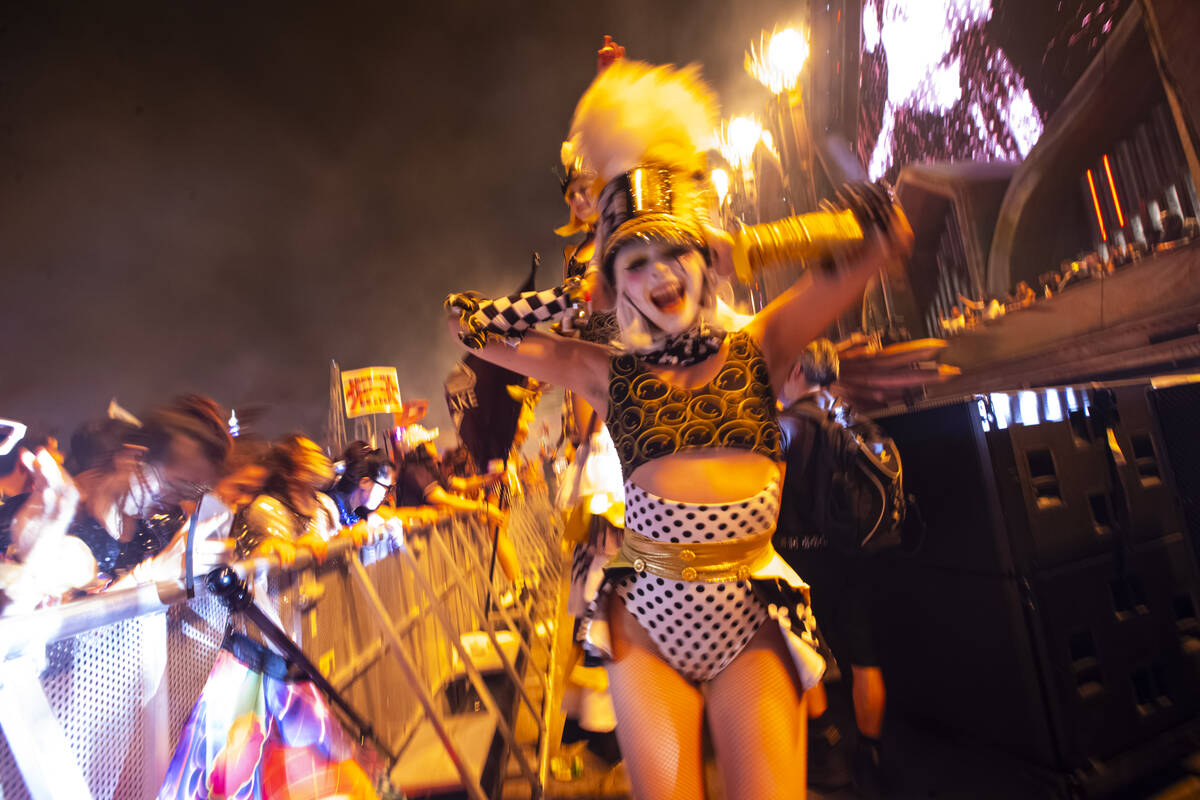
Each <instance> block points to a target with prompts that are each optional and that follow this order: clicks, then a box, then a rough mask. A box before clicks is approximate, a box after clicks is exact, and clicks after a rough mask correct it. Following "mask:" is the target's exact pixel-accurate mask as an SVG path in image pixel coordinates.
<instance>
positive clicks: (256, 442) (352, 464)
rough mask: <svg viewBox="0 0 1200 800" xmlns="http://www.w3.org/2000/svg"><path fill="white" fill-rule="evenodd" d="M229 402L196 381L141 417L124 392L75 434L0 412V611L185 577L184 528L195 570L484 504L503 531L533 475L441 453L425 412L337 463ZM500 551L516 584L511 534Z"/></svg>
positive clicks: (318, 553)
mask: <svg viewBox="0 0 1200 800" xmlns="http://www.w3.org/2000/svg"><path fill="white" fill-rule="evenodd" d="M227 416H228V414H227V412H225V411H224V410H222V409H221V408H220V407H219V406H218V405H217V403H215V402H214V401H213V400H211V399H209V398H207V397H201V396H198V395H187V396H182V397H179V398H176V399H175V400H173V401H171V402H170V403H168V404H166V405H163V406H161V407H158V408H155V409H153V410H151V411H150V412H149V413H147V414H145V415H144V416H143V417H142V418H141V419H138V418H137V417H135V416H133V415H131V414H129V413H128V412H125V411H124V410H123V409H120V408H119V407H118V406H115V405H114V406H112V407H110V410H109V413H108V415H106V416H105V417H102V418H98V419H95V420H90V421H88V422H86V423H84V424H83V425H81V426H80V427H79V428H78V430H76V431H75V432H74V433H73V434H72V435H71V436H70V438H69V440H68V441H67V442H66V446H65V447H64V446H62V444H61V443H60V442H59V441H58V439H57V438H55V437H53V436H41V435H38V434H37V432H36V431H30V430H27V429H26V427H25V426H24V425H22V424H20V423H18V422H3V421H0V615H8V614H14V613H23V612H28V611H31V610H34V609H36V608H39V607H42V606H46V605H55V604H59V603H63V602H67V601H70V600H73V599H76V598H79V597H84V596H87V595H92V594H98V593H102V592H106V591H112V590H114V589H122V588H126V587H130V586H133V585H136V584H139V583H144V582H152V581H169V580H181V579H182V578H183V573H184V564H185V556H186V552H185V551H186V546H187V541H188V538H189V534H190V536H191V539H192V541H193V548H192V557H193V569H192V571H193V574H194V575H203V574H206V573H207V572H209V571H210V570H211V569H212V568H214V567H215V566H218V565H219V564H222V563H227V562H229V561H233V560H239V559H247V558H258V557H274V558H276V559H277V560H278V561H279V562H280V563H281V564H283V565H285V566H286V565H290V564H291V563H292V562H293V561H294V560H295V559H296V556H297V554H298V553H299V552H301V551H309V552H310V553H311V555H312V556H313V557H314V559H315V560H316V561H318V562H319V561H322V560H324V558H325V557H326V554H327V551H328V549H329V545H330V543H331V542H332V541H334V540H335V539H339V538H348V539H350V540H352V542H353V544H354V545H355V546H358V547H362V546H364V545H366V544H368V543H376V542H381V541H384V540H386V539H390V540H391V541H393V542H394V543H396V544H398V545H399V544H402V543H403V541H404V538H403V537H404V532H405V530H406V529H412V528H417V527H420V526H422V525H426V524H428V523H432V522H435V521H437V520H438V519H439V518H441V517H443V516H445V515H449V514H455V513H464V512H465V513H479V514H483V515H486V516H487V517H488V519H489V521H490V522H491V523H492V524H493V525H495V526H497V527H498V528H500V529H501V531H502V529H503V525H504V523H505V521H506V515H507V512H506V511H505V510H503V508H504V506H505V503H506V499H505V498H509V497H513V496H516V495H519V494H520V493H521V492H522V490H523V488H522V487H523V486H524V484H525V480H526V479H527V478H529V477H531V476H536V475H537V473H538V471H537V470H525V471H522V470H520V469H519V468H518V467H517V466H516V461H515V460H514V461H512V462H511V464H510V466H509V467H507V468H506V467H505V466H503V465H499V464H493V465H491V470H490V471H485V472H484V473H483V474H477V472H476V469H475V465H474V464H473V463H472V461H471V458H470V455H469V454H468V453H467V452H466V451H465V449H462V448H456V449H455V450H452V451H451V452H450V453H449V454H448V457H447V458H446V459H443V458H442V457H441V456H440V455H439V454H438V452H437V449H436V447H435V444H434V439H435V438H436V434H435V433H434V432H430V431H427V430H425V429H424V428H422V427H421V426H420V425H410V426H408V427H407V428H405V429H403V430H402V432H401V433H400V434H398V435H397V436H396V437H395V438H394V440H393V441H390V442H388V443H387V446H385V447H383V448H375V447H372V446H370V445H369V444H367V443H366V442H363V441H355V442H352V443H350V445H349V446H348V447H347V448H346V449H345V451H344V452H343V453H340V454H335V457H336V458H337V459H338V460H337V461H336V462H334V461H333V460H331V458H330V457H329V456H328V455H327V454H326V453H325V452H324V451H323V450H322V449H321V447H320V446H318V445H317V444H316V442H314V441H313V440H312V439H310V438H308V437H306V436H304V435H302V434H299V433H294V434H291V435H288V436H286V437H284V438H283V439H280V440H279V441H276V442H270V441H267V440H265V439H263V438H261V437H258V436H255V435H253V434H252V433H245V432H242V434H241V435H240V436H236V437H235V436H232V435H231V434H230V431H229V429H228V428H227V425H226V422H225V419H226V418H227ZM522 429H523V430H524V431H526V432H527V431H528V425H527V424H526V425H524V426H523V428H522ZM521 438H523V437H521ZM517 450H519V443H518V445H517V447H516V448H515V450H514V452H516V451H517ZM501 495H504V498H502V497H501ZM498 562H499V566H500V568H501V569H502V570H503V571H504V573H505V574H506V575H507V577H508V578H509V579H510V580H511V581H513V582H514V583H517V584H518V585H520V583H521V582H520V567H519V564H518V562H517V558H516V554H515V550H514V549H513V547H512V544H511V542H509V541H508V538H507V536H505V535H504V534H503V532H501V534H500V535H499V537H498Z"/></svg>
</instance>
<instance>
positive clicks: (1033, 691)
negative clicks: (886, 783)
mask: <svg viewBox="0 0 1200 800" xmlns="http://www.w3.org/2000/svg"><path fill="white" fill-rule="evenodd" d="M1119 388H1120V389H1121V391H1117V390H1116V389H1114V390H1113V391H1112V392H1111V393H1109V394H1107V395H1105V396H1104V397H1102V398H1100V397H1099V396H1098V395H1094V396H1092V397H1089V398H1086V399H1085V398H1083V397H1081V398H1080V403H1079V407H1078V408H1075V409H1074V410H1073V411H1072V410H1071V409H1069V408H1066V407H1063V408H1061V409H1060V411H1061V413H1058V412H1056V413H1053V414H1049V415H1048V414H1046V413H1045V408H1043V409H1042V410H1041V416H1040V417H1039V418H1038V420H1039V421H1038V422H1037V424H1032V423H1033V420H1032V419H1031V418H1030V417H1027V418H1026V422H1030V423H1031V424H1025V425H1022V424H1015V423H1006V422H1005V421H1003V420H999V421H998V419H997V417H996V415H995V413H993V409H992V405H991V404H990V403H989V402H988V401H987V400H986V399H982V398H973V399H965V400H962V401H960V402H956V403H949V404H944V405H940V406H931V407H927V408H921V409H917V410H914V411H910V412H906V413H903V414H896V415H891V416H884V417H881V418H880V419H879V422H880V424H881V426H882V427H883V428H884V429H885V430H886V431H887V432H888V433H889V434H890V435H891V436H892V437H893V438H894V439H895V440H896V442H897V445H898V446H899V449H900V453H901V457H902V459H903V463H904V475H905V486H906V489H907V490H908V491H909V492H910V493H912V494H914V495H915V496H916V498H917V501H918V504H919V507H920V515H921V516H922V517H923V519H924V522H925V532H924V536H923V538H922V540H921V541H920V545H919V546H918V547H917V548H916V549H915V550H914V551H913V552H909V553H903V554H892V555H889V556H887V557H885V558H884V569H881V570H880V573H881V577H880V588H881V592H880V602H879V604H878V608H877V612H876V616H877V621H878V622H879V625H878V626H877V630H878V634H879V636H880V639H881V641H880V649H881V655H882V657H883V667H884V672H885V680H886V681H887V684H888V695H889V702H890V703H891V704H892V706H893V707H894V708H896V709H897V710H901V711H904V712H907V713H911V714H915V715H919V716H921V717H924V718H926V719H928V720H931V721H933V722H936V723H938V724H939V725H940V726H943V727H945V728H949V729H951V730H954V731H958V732H962V733H965V734H967V735H970V736H972V737H974V738H976V739H978V740H981V741H986V742H990V743H992V744H995V745H998V746H1000V747H1002V748H1004V749H1005V750H1008V751H1009V752H1012V753H1014V754H1015V755H1018V756H1020V757H1023V758H1025V759H1027V760H1029V761H1031V762H1035V763H1038V764H1041V765H1044V766H1047V767H1050V768H1054V769H1058V770H1066V771H1078V770H1083V769H1085V768H1087V767H1088V766H1089V765H1093V764H1096V763H1100V762H1104V761H1105V760H1111V759H1116V758H1118V757H1119V756H1120V755H1121V754H1122V753H1127V752H1130V751H1132V750H1133V749H1135V748H1139V747H1142V746H1144V745H1145V744H1146V743H1148V742H1156V741H1158V738H1156V737H1161V736H1164V735H1166V734H1167V732H1170V731H1173V730H1179V729H1180V728H1181V726H1184V725H1185V724H1188V723H1190V722H1192V721H1194V720H1195V719H1196V718H1197V717H1198V715H1200V620H1198V619H1197V608H1198V607H1200V590H1198V578H1197V570H1196V564H1195V560H1194V559H1193V557H1192V553H1191V550H1190V547H1189V545H1188V541H1187V538H1186V536H1185V534H1184V533H1183V526H1182V523H1181V521H1180V514H1179V504H1178V502H1177V500H1176V498H1175V496H1174V492H1173V490H1172V487H1173V484H1172V483H1171V482H1170V480H1169V479H1168V470H1167V468H1166V463H1165V462H1166V461H1167V460H1168V459H1165V458H1163V457H1161V456H1162V454H1163V453H1168V452H1170V446H1169V442H1170V439H1171V437H1170V436H1166V437H1163V436H1161V435H1160V433H1159V430H1158V426H1156V424H1155V415H1154V413H1153V412H1154V410H1155V408H1156V402H1158V400H1159V399H1160V398H1156V396H1155V395H1154V394H1153V393H1147V389H1146V386H1145V385H1142V386H1136V387H1119ZM1089 391H1092V392H1107V391H1109V390H1108V389H1105V388H1104V387H1094V388H1093V389H1091V390H1089ZM1093 400H1094V401H1095V404H1094V405H1093V404H1092V402H1091V401H1093ZM1101 409H1102V411H1101ZM1046 416H1050V417H1052V419H1051V420H1050V421H1045V417H1046ZM1098 421H1104V422H1105V424H1104V425H1102V426H1097V425H1096V422H1098ZM1193 424H1194V423H1193ZM1110 430H1111V434H1110V432H1109V431H1110ZM1197 477H1198V478H1200V473H1197ZM1160 750H1161V748H1160ZM1163 752H1165V751H1163Z"/></svg>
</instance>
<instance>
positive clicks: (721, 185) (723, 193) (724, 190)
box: [710, 167, 729, 205]
mask: <svg viewBox="0 0 1200 800" xmlns="http://www.w3.org/2000/svg"><path fill="white" fill-rule="evenodd" d="M710 178H711V180H712V185H713V191H715V192H716V193H717V203H718V204H719V205H725V198H726V197H728V196H729V173H728V172H726V171H725V170H723V169H721V168H720V167H717V168H716V169H714V170H713V171H712V175H711V176H710Z"/></svg>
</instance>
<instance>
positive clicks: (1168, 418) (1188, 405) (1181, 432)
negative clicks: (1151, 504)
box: [1147, 382, 1200, 558]
mask: <svg viewBox="0 0 1200 800" xmlns="http://www.w3.org/2000/svg"><path fill="white" fill-rule="evenodd" d="M1147 395H1148V398H1149V401H1150V407H1151V409H1152V410H1153V413H1154V417H1155V418H1156V419H1155V421H1156V422H1157V431H1158V433H1159V436H1160V439H1159V444H1158V446H1159V447H1160V448H1161V452H1162V453H1164V454H1165V459H1164V460H1165V461H1166V466H1167V477H1168V480H1169V481H1171V483H1172V485H1173V486H1174V488H1175V490H1176V494H1177V497H1178V500H1179V503H1180V505H1181V506H1182V509H1183V515H1184V519H1185V520H1186V524H1187V530H1188V536H1189V538H1190V539H1191V542H1192V550H1193V552H1194V553H1195V554H1196V555H1197V557H1198V558H1200V382H1196V383H1186V384H1180V385H1176V386H1167V387H1164V388H1160V389H1152V390H1150V391H1149V392H1148V393H1147Z"/></svg>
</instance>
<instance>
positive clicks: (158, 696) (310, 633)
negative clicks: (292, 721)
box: [0, 488, 563, 800]
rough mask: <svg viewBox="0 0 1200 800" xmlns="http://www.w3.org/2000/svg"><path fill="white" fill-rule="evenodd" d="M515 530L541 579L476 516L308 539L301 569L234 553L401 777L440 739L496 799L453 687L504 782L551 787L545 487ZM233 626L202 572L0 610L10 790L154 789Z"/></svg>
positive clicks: (7, 796)
mask: <svg viewBox="0 0 1200 800" xmlns="http://www.w3.org/2000/svg"><path fill="white" fill-rule="evenodd" d="M507 532H508V535H509V536H510V538H511V539H512V540H513V542H514V544H515V546H516V548H517V552H518V555H519V557H520V563H521V565H522V570H523V577H524V578H525V580H526V581H527V584H526V586H527V587H528V588H527V589H526V590H525V591H517V587H513V586H510V585H509V584H508V582H507V580H506V579H505V578H504V577H503V576H502V575H499V574H497V575H492V574H491V566H492V559H491V554H492V545H493V538H492V537H493V533H494V532H493V531H491V530H489V529H488V528H487V527H486V523H485V522H484V521H483V520H482V519H480V518H476V517H467V516H458V517H453V518H449V519H446V520H444V521H441V522H438V523H437V524H434V525H429V526H425V527H421V528H414V529H411V530H408V531H406V534H405V541H404V543H403V546H400V545H398V544H397V543H396V542H395V541H393V540H388V541H386V542H383V543H380V544H376V545H371V546H368V547H367V548H363V549H362V550H357V549H354V548H353V547H352V546H351V545H350V544H349V543H348V542H345V541H342V540H340V539H339V540H335V541H334V542H333V543H331V546H330V550H329V554H328V557H327V559H326V561H325V562H324V564H321V565H317V564H314V563H312V558H311V556H310V555H309V554H308V553H307V552H306V551H301V552H300V553H299V554H298V555H297V558H296V561H295V563H294V564H292V565H291V566H289V567H287V568H286V569H285V568H283V567H281V566H280V565H279V563H278V562H277V561H276V560H275V559H274V558H263V559H254V560H249V561H242V562H238V563H236V564H234V565H232V566H233V569H234V570H235V571H236V572H237V573H238V574H239V575H240V576H241V577H243V578H244V579H246V580H247V582H248V583H251V584H253V585H258V586H260V587H262V586H267V587H269V591H268V592H267V593H266V594H267V597H265V598H264V597H261V596H260V597H259V598H258V599H256V603H258V604H259V605H260V607H263V608H265V609H267V610H269V611H270V612H271V614H272V615H274V616H276V617H277V618H278V619H279V620H280V621H281V622H282V627H283V628H284V630H286V631H287V633H288V635H289V636H290V637H291V638H292V639H293V641H295V642H296V643H297V644H299V645H300V646H301V648H302V649H303V651H304V654H305V655H306V656H307V658H308V659H309V660H310V661H311V662H312V663H313V664H315V665H316V666H317V667H318V669H319V671H320V672H321V673H322V674H323V675H324V676H325V677H326V678H327V679H328V680H329V682H330V683H331V684H332V685H333V686H334V688H335V689H336V690H337V691H338V693H339V694H340V695H341V697H342V699H343V700H344V701H345V702H346V703H347V704H348V705H349V706H350V707H351V708H352V709H353V710H354V712H355V713H356V714H357V715H358V716H359V717H360V718H362V719H363V720H365V721H366V722H367V723H368V725H369V726H370V730H369V732H368V733H369V736H368V737H365V738H368V739H370V740H371V741H373V742H375V747H376V749H377V750H378V751H380V753H381V756H382V758H381V762H382V763H386V764H388V767H389V771H390V772H391V778H392V783H393V784H394V785H396V786H398V787H399V788H402V789H404V788H405V787H406V783H408V782H410V781H412V780H417V782H418V783H419V782H420V779H425V778H426V777H427V776H424V775H416V774H413V773H416V772H424V771H425V770H424V768H421V769H416V768H413V767H412V766H411V764H409V763H408V761H409V757H410V756H411V755H412V752H411V751H413V750H416V749H419V748H417V747H416V746H415V745H414V742H417V741H426V740H428V739H429V738H430V736H431V735H432V736H433V737H434V738H435V739H436V741H438V742H440V743H441V745H442V747H443V749H444V753H445V756H446V757H447V758H448V760H449V763H450V764H451V765H452V767H453V770H454V772H455V773H456V775H457V781H456V782H457V783H458V784H459V785H460V786H461V790H462V791H465V793H466V794H467V796H469V797H472V798H478V799H482V798H484V797H487V796H488V793H489V792H488V790H487V789H486V788H485V786H484V780H483V775H482V771H483V770H482V764H481V763H480V757H479V756H478V754H472V753H470V752H468V750H469V749H470V748H465V747H464V746H462V743H461V742H460V741H459V739H458V738H457V733H456V725H455V722H456V718H455V714H454V713H452V712H453V711H455V709H453V708H452V705H451V703H450V699H449V697H450V695H452V694H453V692H450V691H448V689H455V690H457V691H458V692H459V694H461V695H465V696H468V697H469V698H470V699H471V700H473V701H474V703H475V705H476V706H478V707H479V708H480V710H479V711H478V712H476V714H475V717H476V718H480V719H483V720H484V721H485V722H486V723H487V725H488V726H492V725H494V731H495V735H494V736H493V737H490V738H489V741H490V742H491V743H492V746H491V747H490V748H488V752H489V753H490V756H489V757H490V758H491V759H492V761H493V762H496V761H498V762H499V763H498V770H499V771H498V772H496V771H495V765H493V771H492V777H493V783H494V782H495V781H497V780H499V781H502V780H503V779H504V776H505V774H506V771H507V770H506V768H507V766H508V761H509V760H510V759H511V762H512V763H513V764H514V765H515V767H516V771H517V773H518V774H519V775H520V777H521V779H522V781H523V782H527V783H528V784H529V787H530V792H531V796H533V797H539V796H541V794H542V787H543V786H544V785H545V776H546V773H547V763H548V758H549V755H550V747H549V740H548V737H547V731H548V730H552V729H553V726H552V725H551V724H550V720H551V719H552V717H553V714H554V709H552V708H551V706H552V704H553V699H552V698H553V697H554V694H553V692H551V691H550V686H549V685H548V684H549V680H548V677H547V676H548V675H550V674H551V673H552V672H553V665H554V662H555V659H556V657H557V654H556V652H555V649H556V648H555V646H554V644H553V642H554V640H555V639H556V638H557V637H556V636H555V632H556V629H557V627H558V626H557V619H556V614H557V609H558V606H559V597H558V595H559V587H560V586H561V585H562V576H563V561H562V555H561V553H562V550H561V545H560V540H561V539H560V531H559V518H558V515H557V514H556V513H555V512H554V510H553V508H552V506H551V504H550V502H549V499H548V498H547V494H546V491H545V489H544V488H543V489H540V490H538V489H534V490H531V491H530V492H528V493H527V494H526V495H525V496H524V497H523V498H520V499H519V500H518V501H516V502H515V503H514V506H513V509H512V512H511V515H510V519H509V524H508V526H507ZM496 572H497V573H498V572H499V570H496ZM201 583H202V582H201ZM260 595H261V590H260ZM230 621H231V616H230V613H229V612H228V611H227V610H226V609H225V608H224V606H222V605H221V604H220V603H219V602H218V600H217V598H216V597H214V596H213V595H211V594H209V593H208V590H207V589H206V588H204V587H203V586H202V585H198V586H197V592H196V595H195V596H194V597H192V598H190V599H189V598H188V597H187V594H186V592H185V590H184V589H183V587H182V586H181V585H180V584H179V583H176V582H162V583H158V584H146V585H142V586H138V587H136V588H131V589H127V590H121V591H117V592H112V593H109V594H103V595H98V596H95V597H90V598H86V599H83V600H78V601H75V602H72V603H68V604H65V605H62V606H58V607H53V608H46V609H41V610H39V611H36V612H34V613H31V614H27V615H23V616H15V617H7V618H2V619H0V728H2V729H3V734H4V735H3V736H2V737H0V798H3V799H4V800H17V799H18V798H25V797H32V798H50V797H55V798H57V797H71V798H87V797H92V798H105V799H107V798H122V799H124V798H151V797H154V796H155V795H156V793H157V791H158V788H159V784H160V783H161V781H162V778H163V775H164V773H165V772H166V768H167V765H168V763H169V761H170V758H171V755H172V752H173V750H174V747H175V744H176V742H177V739H178V736H179V733H180V729H181V728H182V726H183V724H184V723H185V722H186V720H187V718H188V715H189V714H190V712H191V709H192V707H193V705H194V704H195V702H196V699H197V697H198V695H199V693H200V691H201V689H202V688H203V687H204V684H205V681H206V680H207V678H208V675H209V671H210V669H211V667H212V664H213V661H214V660H215V658H216V655H217V653H218V650H219V648H220V646H221V642H222V641H223V639H224V636H225V634H226V631H227V629H228V627H229V626H230ZM460 705H461V703H460ZM490 729H491V728H490V727H489V730H490ZM348 730H350V731H351V732H352V733H353V732H355V731H354V729H353V728H352V727H349V726H348ZM359 733H362V732H361V731H360V732H359ZM497 753H499V755H498V756H497ZM444 766H445V765H444V764H443V765H442V767H443V768H444ZM406 770H408V773H409V774H406ZM436 771H437V770H436V769H434V770H432V772H436ZM443 771H445V770H444V769H443Z"/></svg>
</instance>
